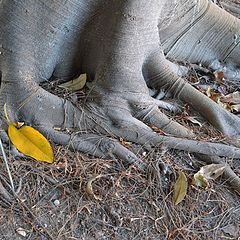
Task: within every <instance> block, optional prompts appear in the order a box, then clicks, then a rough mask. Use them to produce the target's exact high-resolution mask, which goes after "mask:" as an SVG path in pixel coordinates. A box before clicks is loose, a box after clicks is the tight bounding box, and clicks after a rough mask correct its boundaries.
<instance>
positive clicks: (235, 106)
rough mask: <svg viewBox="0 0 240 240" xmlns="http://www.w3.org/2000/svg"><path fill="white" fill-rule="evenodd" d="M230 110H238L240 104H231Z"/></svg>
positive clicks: (239, 109)
mask: <svg viewBox="0 0 240 240" xmlns="http://www.w3.org/2000/svg"><path fill="white" fill-rule="evenodd" d="M231 111H232V112H238V113H239V112H240V104H236V105H232V106H231Z"/></svg>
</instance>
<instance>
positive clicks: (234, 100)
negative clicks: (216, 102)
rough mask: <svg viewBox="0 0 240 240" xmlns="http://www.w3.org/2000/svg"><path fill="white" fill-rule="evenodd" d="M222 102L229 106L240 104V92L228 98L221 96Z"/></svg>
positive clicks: (229, 95) (231, 94) (227, 96)
mask: <svg viewBox="0 0 240 240" xmlns="http://www.w3.org/2000/svg"><path fill="white" fill-rule="evenodd" d="M221 102H224V103H229V104H240V92H239V91H236V92H233V93H230V94H228V95H226V96H221Z"/></svg>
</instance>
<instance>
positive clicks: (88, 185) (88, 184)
mask: <svg viewBox="0 0 240 240" xmlns="http://www.w3.org/2000/svg"><path fill="white" fill-rule="evenodd" d="M102 177H103V175H98V176H95V177H92V178H90V179H89V180H88V182H87V187H86V192H87V193H88V194H89V195H91V196H92V197H94V198H95V199H96V200H99V201H101V200H102V198H101V197H100V196H99V195H97V194H95V193H94V191H93V186H92V185H93V182H94V181H96V180H97V179H99V178H102Z"/></svg>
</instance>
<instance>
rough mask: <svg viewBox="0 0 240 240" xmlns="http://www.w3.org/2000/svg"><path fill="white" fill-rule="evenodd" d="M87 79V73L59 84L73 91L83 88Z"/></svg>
mask: <svg viewBox="0 0 240 240" xmlns="http://www.w3.org/2000/svg"><path fill="white" fill-rule="evenodd" d="M86 81H87V74H86V73H85V74H81V75H80V76H79V77H78V78H75V79H73V80H70V81H68V82H65V83H63V84H61V85H59V87H60V88H65V89H68V90H71V91H77V90H80V89H82V88H83V87H84V86H85V84H86Z"/></svg>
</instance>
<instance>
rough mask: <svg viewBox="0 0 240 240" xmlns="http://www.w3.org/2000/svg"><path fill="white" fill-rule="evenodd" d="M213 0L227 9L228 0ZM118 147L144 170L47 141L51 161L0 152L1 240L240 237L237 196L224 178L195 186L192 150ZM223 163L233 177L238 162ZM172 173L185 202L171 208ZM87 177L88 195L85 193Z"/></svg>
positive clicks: (204, 132)
mask: <svg viewBox="0 0 240 240" xmlns="http://www.w3.org/2000/svg"><path fill="white" fill-rule="evenodd" d="M232 2H233V4H231V8H230V10H231V11H233V12H235V14H239V13H240V7H239V5H238V1H237V0H235V1H232ZM220 3H222V6H223V7H226V6H229V5H228V3H229V1H227V0H226V1H225V2H220ZM49 88H51V86H50V87H49ZM234 90H237V88H235V89H234ZM54 91H57V89H54ZM64 94H65V95H68V96H67V97H69V96H70V97H71V93H66V92H65V93H64ZM81 94H82V95H83V96H84V93H81ZM190 114H193V115H194V113H193V112H190ZM175 119H177V120H178V121H179V122H180V123H182V124H185V125H188V127H190V128H192V129H193V130H194V131H195V132H196V133H198V138H199V139H201V140H203V141H206V140H210V141H222V142H224V141H225V139H224V137H223V136H221V135H219V133H218V132H217V131H215V130H213V129H212V127H210V126H209V125H208V124H207V123H205V122H203V120H202V119H201V118H200V117H199V118H198V119H199V121H200V122H201V123H202V126H198V125H195V124H193V123H191V122H189V121H186V120H185V119H184V117H183V116H182V115H181V114H179V115H176V116H175ZM199 132H201V134H199ZM124 144H125V145H126V146H128V147H130V148H132V149H134V151H135V152H136V153H137V154H138V156H139V157H141V159H143V160H144V161H145V162H146V163H147V164H148V165H149V171H148V172H145V173H143V172H141V171H140V170H138V169H137V168H135V167H134V166H132V165H128V164H126V163H124V162H123V161H121V160H117V159H97V158H92V157H89V156H86V155H84V154H81V153H79V152H73V151H70V150H68V148H67V147H61V146H57V145H54V144H53V146H54V154H55V162H54V164H52V165H47V164H43V163H38V162H36V161H33V160H31V159H26V158H21V157H13V156H12V155H11V154H9V153H8V151H7V149H6V151H7V153H8V160H9V164H10V169H11V173H12V176H13V181H14V185H15V188H16V193H17V194H16V195H15V196H14V195H13V194H12V193H11V190H10V182H9V177H8V173H7V171H6V167H5V165H4V163H3V162H2V161H1V163H0V165H1V166H0V212H1V214H0V240H15V239H16V240H18V239H19V240H20V239H29V240H50V239H51V240H52V239H54V240H65V239H66V240H77V239H79V240H92V239H97V240H120V239H123V240H125V239H126V240H128V239H129V240H140V239H144V240H154V239H159V240H161V239H168V240H171V239H172V240H175V239H186V240H200V239H201V240H202V239H208V240H211V239H215V240H218V239H226V240H229V239H234V240H236V239H240V198H239V195H237V193H236V192H234V191H233V190H232V189H230V188H229V186H228V184H227V183H226V182H225V180H224V179H222V178H220V179H217V180H216V181H215V182H211V183H210V187H209V188H208V189H206V190H202V189H199V188H197V187H195V186H193V185H192V176H193V174H194V173H196V172H197V171H198V170H199V168H200V166H202V164H204V163H203V162H200V161H199V160H198V159H197V158H196V157H195V156H194V155H193V154H189V153H185V152H182V151H173V150H170V149H167V148H165V147H164V146H162V147H161V148H158V149H154V150H153V151H152V152H146V151H145V150H144V149H141V147H140V146H137V145H134V144H131V143H124ZM225 161H226V162H227V163H229V165H230V166H231V167H232V168H233V169H234V171H235V172H236V173H237V174H238V175H240V163H239V160H233V159H225ZM150 169H151V170H150ZM179 170H182V171H184V172H185V174H186V175H187V178H188V183H189V187H188V193H187V196H186V198H185V200H184V201H183V202H182V203H180V204H179V205H177V206H175V205H174V204H173V201H172V191H173V185H174V182H175V180H176V178H177V173H178V171H179ZM94 179H95V180H94ZM91 181H92V187H93V192H94V194H95V196H94V195H92V194H91V193H89V185H90V183H91Z"/></svg>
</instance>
